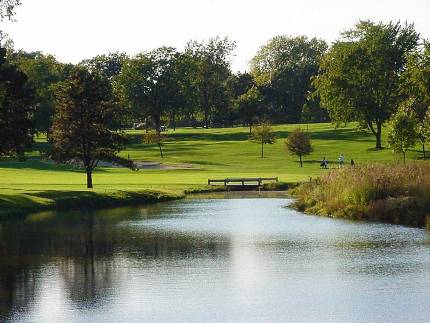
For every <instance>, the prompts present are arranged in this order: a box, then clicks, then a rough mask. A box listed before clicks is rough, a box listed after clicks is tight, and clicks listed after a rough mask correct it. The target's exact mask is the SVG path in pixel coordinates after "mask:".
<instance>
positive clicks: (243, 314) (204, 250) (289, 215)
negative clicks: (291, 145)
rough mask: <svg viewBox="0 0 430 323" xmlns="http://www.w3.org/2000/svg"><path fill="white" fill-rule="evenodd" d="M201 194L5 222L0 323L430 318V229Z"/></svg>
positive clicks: (0, 246)
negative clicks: (312, 213)
mask: <svg viewBox="0 0 430 323" xmlns="http://www.w3.org/2000/svg"><path fill="white" fill-rule="evenodd" d="M290 202H291V201H290V200H289V199H288V198H286V197H285V196H282V195H274V196H267V195H259V194H252V195H247V194H245V195H241V194H239V195H237V194H228V195H226V196H221V197H220V196H212V195H210V196H204V197H202V196H200V197H197V198H192V199H186V200H182V201H175V202H169V203H163V204H159V205H153V206H147V207H130V208H116V209H110V210H101V211H73V212H58V213H55V212H46V213H39V214H34V215H29V216H27V217H25V218H21V219H16V220H9V221H3V222H0V321H19V322H59V321H60V322H123V321H125V322H150V321H157V322H225V321H229V322H280V321H300V322H327V321H350V322H351V321H352V322H378V321H398V322H418V321H422V322H429V321H430V306H429V304H430V235H429V233H428V231H426V230H423V229H417V228H407V227H402V226H394V225H386V224H369V223H357V222H348V221H344V220H336V219H329V218H322V217H315V216H309V215H303V214H301V213H299V212H296V211H294V210H292V209H290V208H288V207H287V206H288V204H289V203H290Z"/></svg>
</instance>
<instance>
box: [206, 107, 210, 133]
mask: <svg viewBox="0 0 430 323" xmlns="http://www.w3.org/2000/svg"><path fill="white" fill-rule="evenodd" d="M205 128H206V129H209V111H208V109H207V108H205Z"/></svg>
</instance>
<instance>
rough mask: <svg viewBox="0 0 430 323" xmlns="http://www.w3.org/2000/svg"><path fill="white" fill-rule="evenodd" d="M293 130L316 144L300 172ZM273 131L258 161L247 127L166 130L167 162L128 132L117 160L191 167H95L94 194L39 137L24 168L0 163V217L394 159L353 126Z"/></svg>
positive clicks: (292, 177)
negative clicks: (289, 142)
mask: <svg viewBox="0 0 430 323" xmlns="http://www.w3.org/2000/svg"><path fill="white" fill-rule="evenodd" d="M297 127H301V128H302V129H303V130H306V131H309V133H310V135H311V138H312V143H313V146H314V152H313V153H312V154H311V155H310V156H308V157H307V158H305V159H304V167H303V168H300V165H299V162H298V158H296V157H295V156H291V155H290V154H287V153H286V152H285V149H284V140H285V139H286V138H287V136H288V134H289V133H290V132H291V131H292V130H294V129H295V128H297ZM273 128H274V131H275V132H276V135H277V137H278V138H279V139H278V140H277V142H276V143H275V144H273V145H265V158H260V157H259V155H260V150H259V149H260V147H259V145H256V144H253V143H251V142H249V141H248V128H241V127H237V128H223V129H191V128H185V129H178V130H177V131H175V132H174V131H172V130H169V131H168V132H167V133H166V134H167V136H168V137H167V141H166V143H165V144H164V147H163V150H164V152H165V156H166V158H163V159H161V158H160V155H159V151H158V147H156V146H151V145H145V144H143V143H142V138H143V134H144V131H129V132H128V136H129V138H130V144H129V145H128V146H127V148H126V149H125V150H124V151H123V152H122V153H121V156H122V157H126V158H127V157H128V156H130V158H131V159H133V160H136V161H157V162H162V163H166V164H176V163H191V164H193V165H194V169H184V170H140V171H138V172H135V171H131V170H129V169H121V168H108V167H103V168H98V169H97V170H96V171H95V173H94V176H93V179H94V187H95V189H94V190H93V191H88V190H87V189H86V188H85V183H86V180H85V172H83V171H82V170H80V169H78V168H74V167H71V166H67V165H54V164H52V163H50V162H47V161H44V160H43V159H42V158H41V157H40V153H39V151H40V150H42V151H43V150H44V149H46V148H47V143H46V138H44V137H43V136H41V137H38V138H36V146H35V148H34V150H33V151H31V152H29V153H28V154H27V156H28V158H29V159H28V160H27V161H26V162H17V161H15V160H13V159H3V160H0V196H1V198H0V213H8V212H11V211H14V210H19V209H25V210H31V209H32V208H33V207H34V205H35V204H38V205H44V207H53V205H60V204H61V203H65V202H61V201H62V199H61V196H70V200H71V201H76V200H78V201H81V200H82V201H89V200H92V199H94V200H97V202H94V203H93V204H94V205H95V204H97V205H107V206H109V205H110V203H111V201H116V202H112V203H123V202H124V203H126V201H127V200H130V201H131V200H133V199H134V198H133V196H132V193H133V192H142V191H146V192H148V191H162V192H168V193H169V192H171V193H173V194H179V195H181V194H183V193H184V192H185V191H193V190H203V191H205V190H207V188H206V187H205V184H206V183H207V180H208V178H211V179H223V178H226V177H278V178H279V180H280V181H281V182H286V183H295V182H301V181H307V180H309V177H312V178H316V177H318V176H320V175H321V174H324V173H326V172H327V170H321V169H320V167H319V164H320V161H321V159H322V158H323V157H326V158H327V159H328V160H329V161H330V163H329V167H337V166H336V161H337V157H338V156H339V154H340V153H343V154H344V155H345V157H346V161H347V162H348V161H349V159H351V158H353V159H354V161H355V162H356V164H357V165H361V164H365V163H370V162H380V163H387V162H392V161H393V160H394V159H395V158H397V157H396V156H395V155H393V154H392V153H391V151H390V150H388V149H384V150H381V151H375V150H374V149H373V147H374V137H373V135H372V134H370V133H368V132H364V131H357V130H356V128H355V125H350V126H348V127H344V128H338V129H335V128H334V127H333V125H331V124H327V123H326V124H312V125H309V126H307V125H277V126H274V127H273ZM417 148H418V147H417ZM419 156H420V153H419V151H418V149H416V150H415V151H412V152H409V153H408V158H409V159H416V158H418V157H419ZM273 188H274V189H275V188H276V187H273ZM46 192H48V193H46ZM91 192H92V193H91ZM124 192H127V194H126V193H124ZM87 193H88V194H87ZM130 194H131V195H130ZM75 196H76V198H74V197H75ZM67 199H68V198H67ZM121 200H123V202H120V201H121ZM88 203H90V202H88ZM72 204H73V203H72ZM27 206H28V207H27ZM82 206H85V205H82Z"/></svg>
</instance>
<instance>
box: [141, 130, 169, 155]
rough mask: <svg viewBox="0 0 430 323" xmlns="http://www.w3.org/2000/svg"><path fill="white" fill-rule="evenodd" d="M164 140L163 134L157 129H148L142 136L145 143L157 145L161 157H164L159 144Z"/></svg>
mask: <svg viewBox="0 0 430 323" xmlns="http://www.w3.org/2000/svg"><path fill="white" fill-rule="evenodd" d="M165 140H166V138H165V136H164V135H163V134H162V133H161V132H157V131H148V132H147V133H145V135H144V137H143V142H144V143H145V144H148V145H157V146H158V149H159V150H160V156H161V158H164V155H163V149H162V148H161V146H162V144H163V142H164V141H165Z"/></svg>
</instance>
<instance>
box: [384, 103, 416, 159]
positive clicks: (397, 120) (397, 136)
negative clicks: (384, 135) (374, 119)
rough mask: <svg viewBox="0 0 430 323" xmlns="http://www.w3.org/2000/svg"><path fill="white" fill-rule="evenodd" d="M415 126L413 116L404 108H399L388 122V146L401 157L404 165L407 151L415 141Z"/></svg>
mask: <svg viewBox="0 0 430 323" xmlns="http://www.w3.org/2000/svg"><path fill="white" fill-rule="evenodd" d="M416 125H417V121H416V117H415V114H414V113H413V112H408V111H407V110H405V108H404V107H400V108H399V110H398V111H397V112H396V113H395V114H394V115H393V117H392V118H391V120H390V124H389V132H388V144H389V145H390V147H391V148H392V149H393V151H394V152H395V153H399V154H402V155H403V162H404V163H405V162H406V152H407V150H408V149H410V148H412V147H413V146H414V145H415V142H416V139H417V133H416Z"/></svg>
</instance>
